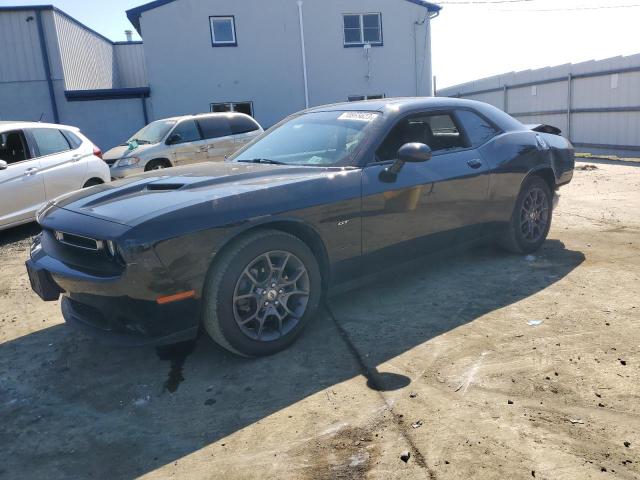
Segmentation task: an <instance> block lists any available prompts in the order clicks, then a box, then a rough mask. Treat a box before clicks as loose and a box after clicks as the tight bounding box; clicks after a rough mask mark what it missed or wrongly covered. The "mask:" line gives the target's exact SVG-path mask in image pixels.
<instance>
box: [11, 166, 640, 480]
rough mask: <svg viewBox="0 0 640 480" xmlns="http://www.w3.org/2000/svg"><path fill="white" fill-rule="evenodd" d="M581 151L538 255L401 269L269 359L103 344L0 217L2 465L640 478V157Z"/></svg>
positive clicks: (128, 473) (72, 472) (63, 470)
mask: <svg viewBox="0 0 640 480" xmlns="http://www.w3.org/2000/svg"><path fill="white" fill-rule="evenodd" d="M590 164H593V165H595V166H596V167H597V168H596V169H585V170H578V171H577V172H576V178H575V180H574V182H573V183H572V184H571V185H570V186H568V187H566V188H563V189H562V192H561V193H562V200H561V202H560V206H559V209H558V210H557V212H556V217H555V219H554V225H553V228H552V231H551V234H550V238H549V241H548V242H547V243H546V244H545V245H544V247H543V249H542V250H541V251H540V252H539V253H538V254H536V255H534V256H532V257H521V256H511V255H506V254H503V253H501V252H499V251H497V250H495V249H493V248H481V249H478V250H475V251H472V252H469V253H465V254H463V255H461V256H458V257H455V258H453V259H448V260H444V259H443V260H440V261H438V262H433V261H431V262H427V263H425V262H422V263H420V264H417V265H416V266H415V267H414V269H413V270H412V273H410V274H407V273H404V274H402V275H398V274H397V273H389V274H388V275H387V276H386V278H383V279H381V280H379V281H377V282H375V283H372V284H369V285H367V286H365V287H362V288H360V289H358V290H355V291H351V292H349V293H346V294H343V295H341V296H339V297H337V298H334V299H332V300H331V301H330V305H329V306H328V307H327V308H326V309H325V310H324V312H323V313H322V314H321V315H320V316H319V318H318V319H317V320H316V321H315V322H314V323H313V325H312V326H311V327H310V328H309V329H308V330H307V332H306V334H305V335H304V336H303V338H302V339H301V341H300V342H298V343H297V344H296V345H295V346H294V347H293V348H291V349H290V350H288V351H286V352H284V353H282V354H279V355H276V356H274V357H271V358H266V359H260V360H243V359H239V358H236V357H234V356H231V355H229V354H227V353H225V352H224V351H222V350H220V349H219V348H217V347H216V346H214V345H213V344H212V343H211V342H210V341H208V340H207V339H206V338H203V339H201V340H200V341H198V342H197V343H196V344H193V345H181V346H178V347H174V348H168V349H164V350H162V351H155V350H153V349H134V350H121V349H112V348H107V347H103V346H100V345H98V344H96V343H94V342H93V341H91V340H89V339H87V338H86V337H84V336H82V335H80V334H77V333H75V332H73V331H70V330H69V329H68V328H67V327H66V326H64V325H62V318H61V315H60V312H59V304H57V303H53V304H46V303H43V302H41V301H39V299H37V298H36V296H35V295H34V294H32V293H31V291H30V289H29V285H28V279H27V276H26V274H25V271H24V267H23V263H24V260H25V259H26V257H27V255H28V243H29V242H28V238H29V236H30V235H32V234H34V233H35V227H33V226H28V227H23V228H19V229H15V230H12V231H9V232H4V233H2V234H0V235H1V236H0V270H1V273H0V425H1V426H0V444H1V445H2V446H3V448H2V449H1V451H0V478H28V479H40V478H42V479H53V478H82V479H84V478H109V479H127V478H133V477H145V478H189V479H209V478H256V479H258V478H260V479H270V478H273V479H276V478H277V479H288V478H309V479H317V478H349V479H351V478H356V479H358V478H381V479H382V478H384V479H389V478H391V479H393V478H403V479H404V478H434V479H435V478H437V479H456V480H458V479H466V478H474V479H521V478H522V479H530V478H536V479H591V478H593V479H600V478H621V479H636V478H640V455H639V454H638V451H639V449H640V402H639V401H638V397H639V394H640V387H639V386H638V384H639V380H640V370H639V369H638V365H639V364H640V333H639V332H638V323H639V320H640V287H639V285H640V282H639V280H640V256H639V255H638V253H639V250H640V166H636V165H633V164H622V165H620V164H612V163H611V162H600V163H595V162H594V161H591V162H590ZM584 165H585V164H581V166H584ZM403 454H405V455H404V457H403V458H404V459H405V460H407V461H406V462H405V461H403V460H402V459H401V456H402V455H403ZM407 456H408V458H407Z"/></svg>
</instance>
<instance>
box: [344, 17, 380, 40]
mask: <svg viewBox="0 0 640 480" xmlns="http://www.w3.org/2000/svg"><path fill="white" fill-rule="evenodd" d="M342 18H343V22H344V46H345V47H362V46H364V45H382V15H381V14H380V13H355V14H345V15H343V16H342Z"/></svg>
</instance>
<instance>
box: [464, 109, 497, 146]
mask: <svg viewBox="0 0 640 480" xmlns="http://www.w3.org/2000/svg"><path fill="white" fill-rule="evenodd" d="M456 114H457V115H458V119H459V120H460V123H461V124H462V128H463V129H464V131H465V132H466V133H467V136H468V137H469V140H470V141H471V146H473V147H479V146H481V145H484V144H485V143H487V142H488V141H489V140H491V139H492V138H493V137H495V136H496V135H498V133H499V132H498V130H496V129H495V128H494V127H493V126H491V124H489V122H487V121H486V120H485V119H484V118H482V117H481V116H479V115H476V114H475V113H473V112H470V111H469V110H458V111H457V112H456Z"/></svg>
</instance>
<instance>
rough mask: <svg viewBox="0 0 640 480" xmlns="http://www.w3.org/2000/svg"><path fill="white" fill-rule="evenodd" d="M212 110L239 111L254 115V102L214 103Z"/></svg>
mask: <svg viewBox="0 0 640 480" xmlns="http://www.w3.org/2000/svg"><path fill="white" fill-rule="evenodd" d="M211 111H212V112H238V113H244V114H245V115H249V116H250V117H253V102H225V103H212V104H211Z"/></svg>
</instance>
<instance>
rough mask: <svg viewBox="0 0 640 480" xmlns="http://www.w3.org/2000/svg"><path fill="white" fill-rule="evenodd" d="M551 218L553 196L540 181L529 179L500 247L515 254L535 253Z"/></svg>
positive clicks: (542, 241) (543, 240)
mask: <svg viewBox="0 0 640 480" xmlns="http://www.w3.org/2000/svg"><path fill="white" fill-rule="evenodd" d="M532 207H533V208H532ZM532 212H533V213H532ZM552 218H553V195H552V193H551V189H550V188H549V185H548V184H547V182H545V181H544V180H543V179H542V178H541V177H538V176H532V177H529V178H528V179H527V180H525V182H524V184H523V185H522V189H521V190H520V194H519V195H518V199H517V201H516V205H515V208H514V210H513V214H512V216H511V222H510V223H509V227H508V229H507V231H506V232H505V235H504V237H503V238H502V240H501V242H500V245H501V246H502V247H503V248H504V249H506V250H507V251H509V252H512V253H518V254H529V253H533V252H535V251H537V250H538V249H539V248H540V247H541V246H542V244H543V243H544V242H545V240H546V239H547V235H548V234H549V229H550V228H551V221H552Z"/></svg>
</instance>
